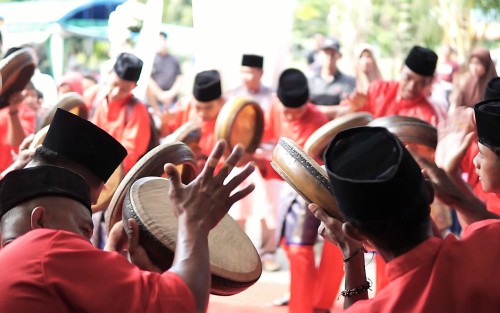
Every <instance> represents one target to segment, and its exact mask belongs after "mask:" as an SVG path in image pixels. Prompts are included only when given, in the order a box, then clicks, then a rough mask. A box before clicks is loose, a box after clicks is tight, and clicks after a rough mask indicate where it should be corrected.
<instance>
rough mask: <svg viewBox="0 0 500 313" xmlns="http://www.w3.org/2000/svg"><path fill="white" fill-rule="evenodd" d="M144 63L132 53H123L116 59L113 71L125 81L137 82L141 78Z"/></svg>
mask: <svg viewBox="0 0 500 313" xmlns="http://www.w3.org/2000/svg"><path fill="white" fill-rule="evenodd" d="M142 65H143V62H142V60H141V59H139V58H138V57H136V56H135V55H133V54H131V53H126V52H122V53H120V55H119V56H118V58H117V59H116V62H115V65H114V66H113V70H114V71H115V73H116V75H118V77H120V78H121V79H123V80H128V81H132V82H136V83H137V81H138V80H139V77H140V76H141V71H142Z"/></svg>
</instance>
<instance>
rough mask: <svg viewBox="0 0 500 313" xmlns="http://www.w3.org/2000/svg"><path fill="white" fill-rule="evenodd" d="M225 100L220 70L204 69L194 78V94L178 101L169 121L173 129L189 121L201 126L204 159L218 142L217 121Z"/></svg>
mask: <svg viewBox="0 0 500 313" xmlns="http://www.w3.org/2000/svg"><path fill="white" fill-rule="evenodd" d="M224 101H225V99H224V97H222V86H221V80H220V74H219V72H218V71H216V70H209V71H202V72H199V73H198V74H196V77H195V78H194V84H193V94H192V96H191V97H189V98H187V99H182V100H180V101H179V102H177V103H176V105H175V107H174V109H173V112H171V113H172V115H173V117H172V119H171V122H170V123H169V128H170V130H171V131H174V130H176V129H177V128H179V127H180V126H181V125H182V124H184V123H186V122H189V121H191V122H196V123H197V124H198V125H199V126H200V128H201V138H200V142H199V146H200V149H201V156H200V157H201V158H202V159H206V157H207V156H208V154H209V153H210V151H211V150H212V148H213V147H214V144H215V142H216V138H215V132H214V130H215V121H216V120H217V116H218V115H219V112H220V110H221V108H222V106H223V105H224Z"/></svg>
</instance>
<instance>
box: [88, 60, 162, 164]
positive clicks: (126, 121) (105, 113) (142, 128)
mask: <svg viewBox="0 0 500 313" xmlns="http://www.w3.org/2000/svg"><path fill="white" fill-rule="evenodd" d="M141 70H142V61H141V60H140V59H139V58H138V57H136V56H135V55H133V54H130V53H121V54H120V55H119V56H118V58H117V60H116V63H115V65H114V66H113V72H112V73H111V74H110V77H109V86H107V89H106V90H105V91H106V93H105V95H104V97H102V99H99V98H96V99H98V101H100V103H99V104H98V106H97V108H96V109H95V112H94V115H93V122H94V124H96V125H97V126H99V127H100V128H102V129H104V130H105V131H107V132H108V133H109V134H110V135H111V136H113V137H114V138H115V139H116V140H118V141H119V142H120V143H121V144H122V145H123V146H124V147H125V149H127V153H128V154H127V157H125V160H123V168H124V170H125V172H128V171H129V170H130V169H131V168H132V166H133V165H134V164H135V163H136V162H137V161H138V160H139V158H140V157H141V156H142V155H144V153H146V150H147V148H148V144H149V142H150V139H151V136H152V135H153V134H151V127H150V117H149V113H148V110H147V108H146V106H145V105H144V104H143V103H142V102H140V101H139V100H138V99H137V98H135V97H134V95H133V94H132V90H133V89H134V88H135V87H136V86H137V81H138V80H139V76H140V75H141ZM96 97H101V92H99V93H98V94H97V95H96ZM94 101H95V100H94ZM94 101H92V102H94Z"/></svg>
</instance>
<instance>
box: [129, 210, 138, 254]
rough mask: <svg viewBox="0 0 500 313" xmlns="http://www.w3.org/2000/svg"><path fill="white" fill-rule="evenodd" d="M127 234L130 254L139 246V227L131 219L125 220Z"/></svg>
mask: <svg viewBox="0 0 500 313" xmlns="http://www.w3.org/2000/svg"><path fill="white" fill-rule="evenodd" d="M127 224H128V228H129V232H128V233H127V234H128V250H129V252H130V253H132V252H133V251H134V250H135V249H137V247H138V246H139V225H138V224H137V221H136V220H134V219H133V218H129V219H128V220H127Z"/></svg>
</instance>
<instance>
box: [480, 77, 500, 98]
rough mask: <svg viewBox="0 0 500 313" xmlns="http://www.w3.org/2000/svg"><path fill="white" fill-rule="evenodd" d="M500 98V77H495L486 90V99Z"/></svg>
mask: <svg viewBox="0 0 500 313" xmlns="http://www.w3.org/2000/svg"><path fill="white" fill-rule="evenodd" d="M493 98H500V77H493V78H492V79H491V80H490V81H489V82H488V85H487V86H486V90H485V91H484V100H489V99H493Z"/></svg>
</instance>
